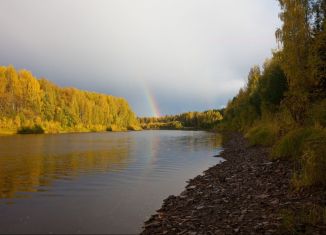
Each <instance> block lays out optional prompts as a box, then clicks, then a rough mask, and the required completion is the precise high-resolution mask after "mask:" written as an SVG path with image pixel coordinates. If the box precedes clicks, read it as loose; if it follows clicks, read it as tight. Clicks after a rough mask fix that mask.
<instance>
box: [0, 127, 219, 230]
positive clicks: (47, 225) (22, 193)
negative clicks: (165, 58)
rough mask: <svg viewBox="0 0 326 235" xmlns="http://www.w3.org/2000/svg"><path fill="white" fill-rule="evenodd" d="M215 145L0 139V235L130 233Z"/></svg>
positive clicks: (209, 157)
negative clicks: (20, 234) (22, 234)
mask: <svg viewBox="0 0 326 235" xmlns="http://www.w3.org/2000/svg"><path fill="white" fill-rule="evenodd" d="M220 144H221V137H220V135H218V134H214V133H208V132H202V131H140V132H123V133H110V132H107V133H76V134H57V135H14V136H2V137H0V233H88V234H94V233H106V234H107V233H119V234H121V233H138V232H140V231H141V226H142V225H143V222H144V221H145V220H146V219H148V218H149V216H150V215H151V214H153V213H155V210H156V209H159V208H160V206H161V204H162V201H163V199H165V198H166V197H167V196H169V195H171V194H174V195H177V194H179V193H181V191H183V190H184V187H185V186H186V182H185V181H186V180H188V179H190V178H193V177H195V176H196V175H198V174H201V173H202V172H203V171H204V170H206V169H207V168H209V167H210V166H213V165H215V164H217V163H219V161H221V159H220V158H216V157H213V156H214V155H217V154H219V152H220V151H221V147H220Z"/></svg>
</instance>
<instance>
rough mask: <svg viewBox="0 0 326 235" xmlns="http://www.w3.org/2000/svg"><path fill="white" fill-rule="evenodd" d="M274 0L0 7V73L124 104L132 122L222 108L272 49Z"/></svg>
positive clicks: (7, 1) (7, 3) (13, 3)
mask: <svg viewBox="0 0 326 235" xmlns="http://www.w3.org/2000/svg"><path fill="white" fill-rule="evenodd" d="M278 12H279V7H278V3H277V1H276V0H236V1H226V0H196V1H195V0H129V1H127V0H65V1H63V0H47V1H44V0H25V1H21V0H1V7H0V29H1V37H0V64H1V65H9V64H12V65H14V66H15V67H16V68H17V69H22V68H25V69H28V70H31V71H32V72H33V74H34V75H36V76H37V77H46V78H47V79H49V80H51V81H53V82H55V83H56V84H58V85H60V86H73V87H77V88H80V89H85V90H90V91H96V92H101V93H107V94H112V95H115V96H121V97H125V98H126V99H127V100H128V101H129V103H130V104H131V106H132V108H133V110H134V111H135V112H136V114H138V115H140V116H150V115H154V110H153V103H154V104H155V103H156V105H157V108H158V109H159V111H160V113H161V114H173V113H180V112H185V111H191V110H198V111H201V110H206V109H211V108H220V107H222V106H224V105H225V104H226V103H227V100H228V99H230V98H232V97H233V96H234V95H235V94H236V93H237V91H238V90H239V88H240V87H242V86H243V85H244V83H245V79H246V77H247V73H248V71H249V69H250V67H251V66H252V65H254V64H262V63H263V61H264V60H265V59H266V58H267V57H269V56H270V55H271V49H272V48H275V47H276V41H275V37H274V32H275V30H276V29H277V27H279V25H280V22H279V19H278Z"/></svg>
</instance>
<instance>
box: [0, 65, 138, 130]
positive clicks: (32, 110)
mask: <svg viewBox="0 0 326 235" xmlns="http://www.w3.org/2000/svg"><path fill="white" fill-rule="evenodd" d="M138 129H140V126H139V122H138V120H137V118H136V116H135V114H134V113H133V111H132V110H131V109H130V107H129V105H128V103H127V101H126V100H125V99H123V98H117V97H113V96H109V95H104V94H98V93H94V92H88V91H82V90H78V89H76V88H60V87H58V86H56V85H55V84H53V83H51V82H50V81H48V80H46V79H43V78H42V79H36V78H35V77H34V76H33V75H32V73H31V72H29V71H26V70H20V71H17V70H16V69H15V68H14V67H13V66H7V67H6V66H0V133H2V134H3V133H8V134H10V133H22V134H23V133H44V132H45V133H61V132H84V131H106V130H109V131H124V130H138Z"/></svg>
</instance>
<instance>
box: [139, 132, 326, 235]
mask: <svg viewBox="0 0 326 235" xmlns="http://www.w3.org/2000/svg"><path fill="white" fill-rule="evenodd" d="M227 139H228V141H225V143H224V145H223V147H224V151H223V152H222V153H221V155H220V157H223V158H224V159H225V160H226V161H225V162H223V163H221V164H218V165H216V166H214V167H211V168H210V169H208V170H207V171H205V172H204V174H203V175H199V176H197V177H196V178H194V179H192V180H190V181H189V184H188V185H187V187H186V189H185V190H184V191H183V192H182V193H181V194H180V195H179V196H170V197H168V198H167V199H165V200H164V203H163V205H162V207H161V208H160V209H159V210H158V211H157V213H156V214H155V215H152V216H151V218H150V219H149V220H148V221H146V222H145V223H144V227H143V229H144V230H143V232H142V234H144V235H145V234H146V235H147V234H180V235H181V234H193V235H195V234H326V227H325V217H326V215H325V214H326V209H325V208H326V207H325V205H326V197H325V190H322V189H314V190H313V189H309V190H306V191H300V192H298V191H295V190H293V189H292V188H291V174H292V171H293V169H294V165H293V163H292V162H289V161H275V162H271V161H270V160H269V158H268V154H269V149H267V148H263V147H249V146H248V144H247V142H246V140H245V139H244V138H243V137H242V136H241V135H240V134H237V133H232V134H229V136H228V138H227ZM320 208H321V209H320Z"/></svg>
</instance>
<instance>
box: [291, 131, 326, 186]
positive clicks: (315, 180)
mask: <svg viewBox="0 0 326 235" xmlns="http://www.w3.org/2000/svg"><path fill="white" fill-rule="evenodd" d="M299 163H300V168H299V169H298V170H297V172H295V174H294V176H293V180H292V182H293V186H294V187H295V188H296V189H300V188H302V187H311V186H322V187H326V173H325V172H326V130H325V129H324V130H319V129H317V130H314V131H313V132H312V133H311V135H310V136H309V137H308V138H307V140H306V141H305V143H304V144H303V147H302V155H301V156H300V159H299Z"/></svg>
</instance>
